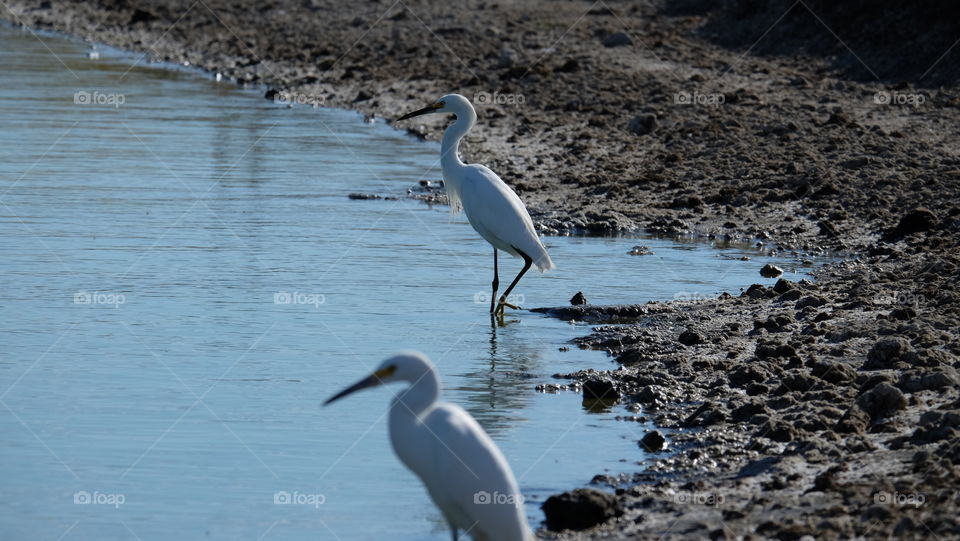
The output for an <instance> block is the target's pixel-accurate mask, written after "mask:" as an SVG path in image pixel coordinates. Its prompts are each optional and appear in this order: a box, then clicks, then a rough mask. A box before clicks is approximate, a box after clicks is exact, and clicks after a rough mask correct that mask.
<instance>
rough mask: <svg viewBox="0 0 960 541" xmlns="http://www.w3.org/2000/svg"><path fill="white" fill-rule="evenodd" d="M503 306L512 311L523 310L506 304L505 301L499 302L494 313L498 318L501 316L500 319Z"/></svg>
mask: <svg viewBox="0 0 960 541" xmlns="http://www.w3.org/2000/svg"><path fill="white" fill-rule="evenodd" d="M504 306H509V307H510V308H513V309H514V310H523V308H520V307H519V306H517V305H515V304H510V303H509V302H506V301H500V302H499V303H498V304H497V312H496V313H497V315H499V316H501V317H502V316H503V307H504Z"/></svg>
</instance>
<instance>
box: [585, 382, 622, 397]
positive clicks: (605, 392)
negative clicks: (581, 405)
mask: <svg viewBox="0 0 960 541" xmlns="http://www.w3.org/2000/svg"><path fill="white" fill-rule="evenodd" d="M583 398H584V399H592V400H619V399H620V391H619V390H618V389H617V385H616V382H615V381H614V380H613V379H612V378H600V377H594V378H590V379H588V380H586V381H584V382H583Z"/></svg>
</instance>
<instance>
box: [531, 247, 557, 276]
mask: <svg viewBox="0 0 960 541" xmlns="http://www.w3.org/2000/svg"><path fill="white" fill-rule="evenodd" d="M533 264H534V265H536V266H537V270H539V271H540V272H547V271H548V270H553V269H555V268H556V266H555V265H554V264H553V260H552V259H550V254H548V253H547V249H546V248H543V250H542V251H541V252H540V255H539V257H537V258H536V259H534V260H533Z"/></svg>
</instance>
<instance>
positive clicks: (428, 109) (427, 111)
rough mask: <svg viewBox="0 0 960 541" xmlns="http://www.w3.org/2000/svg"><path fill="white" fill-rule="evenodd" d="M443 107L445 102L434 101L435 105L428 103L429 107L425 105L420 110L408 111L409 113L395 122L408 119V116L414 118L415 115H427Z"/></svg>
mask: <svg viewBox="0 0 960 541" xmlns="http://www.w3.org/2000/svg"><path fill="white" fill-rule="evenodd" d="M441 107H443V104H442V103H434V104H433V105H428V106H427V107H424V108H423V109H419V110H417V111H414V112H412V113H407V114H405V115H403V116H402V117H400V118H398V119H397V120H395V122H400V121H401V120H406V119H408V118H413V117H415V116H420V115H427V114H430V113H433V112H436V110H437V109H439V108H441Z"/></svg>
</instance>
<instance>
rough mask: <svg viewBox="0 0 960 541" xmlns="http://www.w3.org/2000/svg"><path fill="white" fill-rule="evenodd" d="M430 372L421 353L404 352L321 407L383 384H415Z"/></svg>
mask: <svg viewBox="0 0 960 541" xmlns="http://www.w3.org/2000/svg"><path fill="white" fill-rule="evenodd" d="M432 372H434V369H433V363H431V362H430V359H427V358H426V357H425V356H424V355H423V354H422V353H417V352H415V351H405V352H402V353H400V354H397V355H394V356H393V357H390V358H389V359H387V360H385V361H383V362H382V363H380V366H378V367H377V369H376V370H374V371H373V373H372V374H370V375H369V376H367V377H365V378H363V379H362V380H360V381H358V382H356V383H354V384H353V385H351V386H349V387H347V388H346V389H344V390H342V391H340V392H339V393H337V394H335V395H333V396H332V397H330V398H329V399H328V400H327V401H326V402H324V403H323V405H324V406H326V405H327V404H329V403H331V402H334V401H336V400H339V399H341V398H343V397H345V396H347V395H348V394H352V393H355V392H357V391H361V390H363V389H368V388H370V387H377V386H380V385H383V384H385V383H392V382H395V381H405V382H408V383H413V384H416V383H417V382H419V381H420V380H422V379H425V377H426V376H427V375H428V374H429V373H432Z"/></svg>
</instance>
